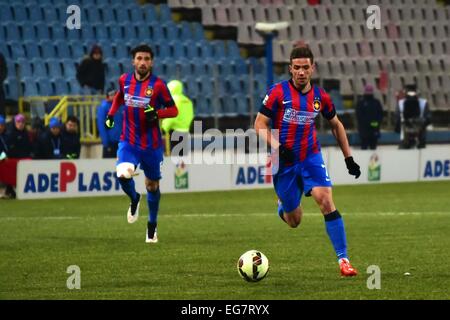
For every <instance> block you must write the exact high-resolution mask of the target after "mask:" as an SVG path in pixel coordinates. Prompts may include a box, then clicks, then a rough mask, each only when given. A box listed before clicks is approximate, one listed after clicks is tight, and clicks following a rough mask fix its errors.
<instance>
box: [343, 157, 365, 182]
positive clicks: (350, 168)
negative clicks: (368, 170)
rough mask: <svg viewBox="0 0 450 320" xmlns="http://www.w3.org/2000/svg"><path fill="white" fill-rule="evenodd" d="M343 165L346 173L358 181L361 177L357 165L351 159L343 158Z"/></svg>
mask: <svg viewBox="0 0 450 320" xmlns="http://www.w3.org/2000/svg"><path fill="white" fill-rule="evenodd" d="M345 164H346V166H347V169H348V173H349V174H351V175H352V176H355V179H358V178H359V176H360V175H361V170H359V165H358V164H357V163H356V162H355V161H354V160H353V157H347V158H345Z"/></svg>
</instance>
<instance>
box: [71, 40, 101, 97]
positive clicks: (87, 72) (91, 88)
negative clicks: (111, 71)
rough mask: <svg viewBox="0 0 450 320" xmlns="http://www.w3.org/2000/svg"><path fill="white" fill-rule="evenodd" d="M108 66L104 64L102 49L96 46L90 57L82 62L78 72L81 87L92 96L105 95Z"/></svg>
mask: <svg viewBox="0 0 450 320" xmlns="http://www.w3.org/2000/svg"><path fill="white" fill-rule="evenodd" d="M105 72H106V65H105V64H104V63H103V52H102V48H101V47H100V46H98V45H94V46H93V47H92V49H91V53H90V54H89V57H86V58H85V59H83V61H81V63H80V65H79V66H78V70H77V79H78V82H79V83H80V86H81V87H82V88H83V89H84V90H85V91H86V92H87V93H90V94H100V93H103V90H104V87H105Z"/></svg>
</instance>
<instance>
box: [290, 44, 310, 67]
mask: <svg viewBox="0 0 450 320" xmlns="http://www.w3.org/2000/svg"><path fill="white" fill-rule="evenodd" d="M298 58H309V59H311V64H313V63H314V55H313V53H312V51H311V49H310V48H309V47H308V46H306V45H302V46H298V47H294V49H292V51H291V57H290V63H291V64H292V60H294V59H298Z"/></svg>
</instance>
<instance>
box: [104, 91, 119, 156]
mask: <svg viewBox="0 0 450 320" xmlns="http://www.w3.org/2000/svg"><path fill="white" fill-rule="evenodd" d="M115 94H116V91H115V90H110V91H108V95H107V96H106V99H105V100H103V101H102V103H101V104H100V106H98V108H97V128H98V132H99V134H100V138H101V140H102V145H103V158H116V157H117V149H118V146H119V141H120V135H121V134H122V126H120V125H118V126H114V127H113V128H112V129H109V130H107V129H106V127H105V119H106V116H107V115H108V111H109V109H110V108H111V105H112V100H113V98H114V95H115ZM123 108H124V106H123V105H122V106H120V107H119V110H118V111H117V112H116V114H115V115H114V123H122V118H123V114H122V113H123Z"/></svg>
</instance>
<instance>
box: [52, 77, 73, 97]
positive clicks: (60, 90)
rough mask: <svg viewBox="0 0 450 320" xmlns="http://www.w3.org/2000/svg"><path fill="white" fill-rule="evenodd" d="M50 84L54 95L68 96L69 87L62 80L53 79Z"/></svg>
mask: <svg viewBox="0 0 450 320" xmlns="http://www.w3.org/2000/svg"><path fill="white" fill-rule="evenodd" d="M52 83H53V86H54V88H55V95H57V96H63V95H67V94H69V86H68V85H67V82H66V80H65V79H64V78H54V79H52Z"/></svg>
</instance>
